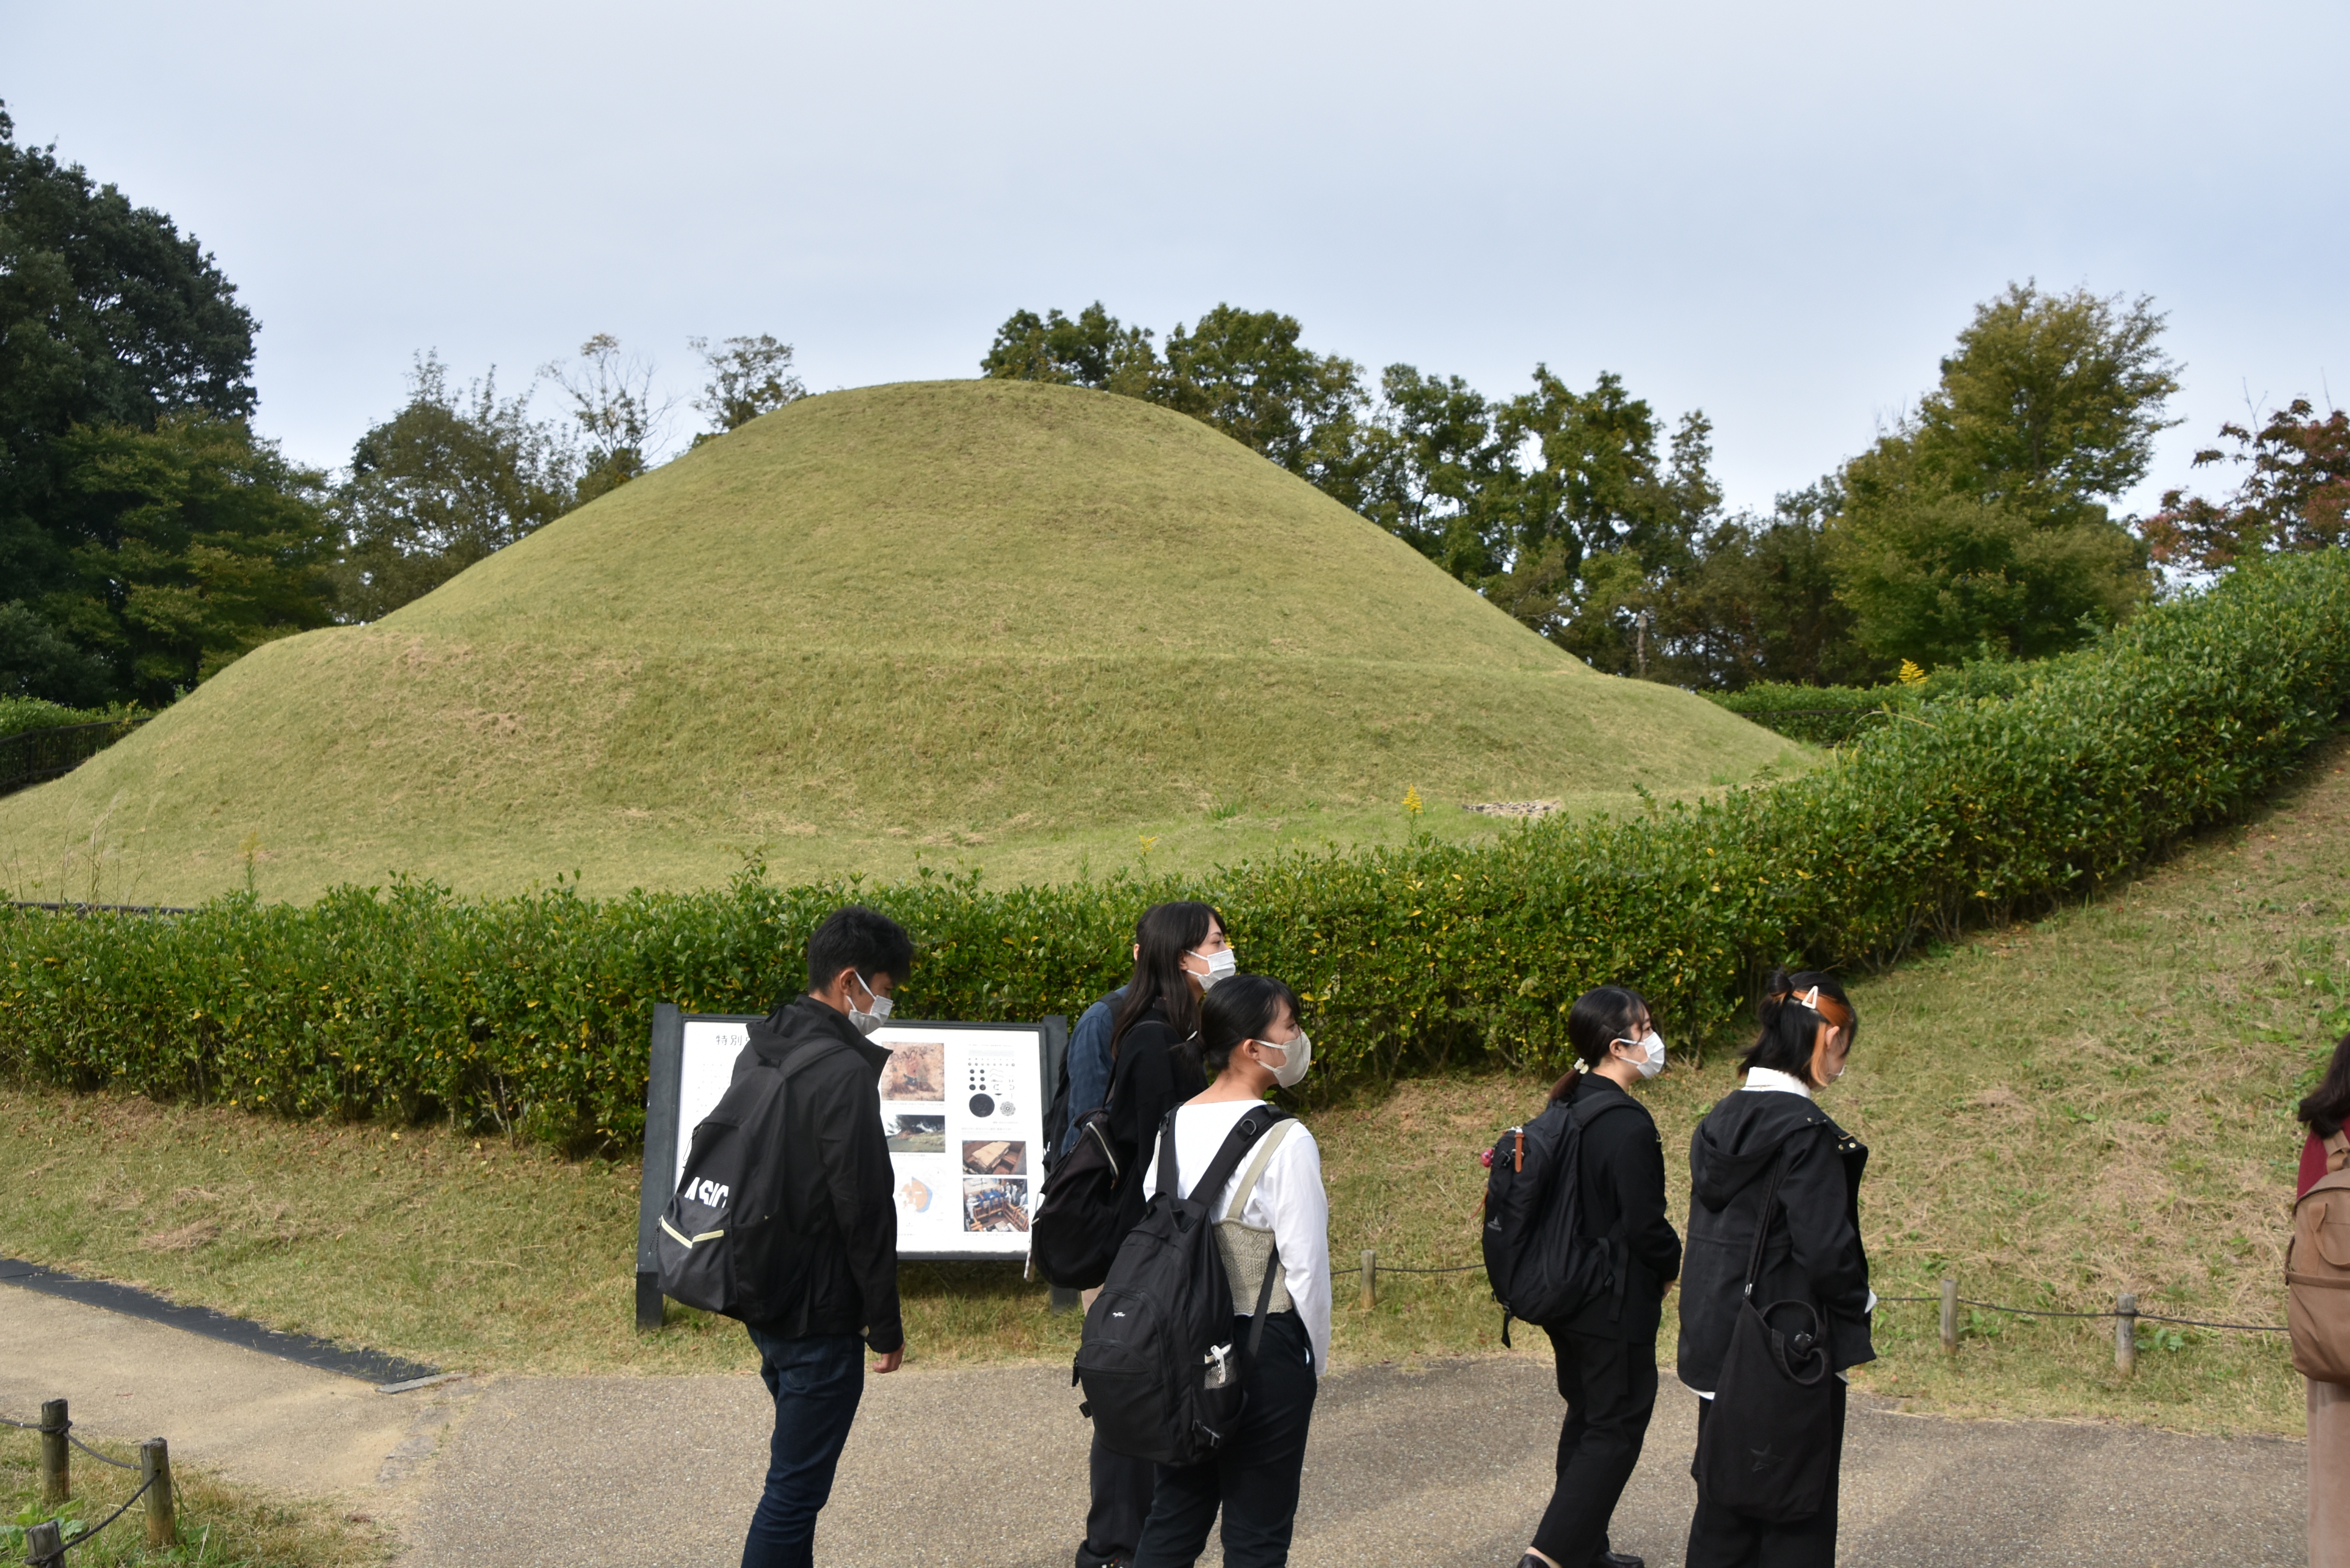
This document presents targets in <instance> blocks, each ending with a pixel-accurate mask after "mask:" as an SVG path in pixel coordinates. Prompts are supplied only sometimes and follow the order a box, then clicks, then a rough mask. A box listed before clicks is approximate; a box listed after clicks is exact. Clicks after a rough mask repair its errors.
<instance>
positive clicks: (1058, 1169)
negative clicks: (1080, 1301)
mask: <svg viewBox="0 0 2350 1568" xmlns="http://www.w3.org/2000/svg"><path fill="white" fill-rule="evenodd" d="M1141 1179H1142V1172H1140V1171H1139V1170H1121V1169H1120V1168H1118V1146H1117V1145H1116V1144H1114V1143H1113V1142H1111V1141H1110V1136H1109V1107H1108V1106H1098V1107H1097V1108H1095V1109H1093V1110H1090V1111H1087V1113H1086V1114H1085V1115H1084V1116H1079V1117H1078V1118H1077V1141H1076V1144H1075V1145H1074V1146H1072V1147H1071V1148H1070V1149H1069V1152H1068V1153H1066V1154H1065V1155H1063V1156H1062V1157H1061V1158H1060V1159H1059V1160H1058V1161H1056V1162H1055V1164H1054V1166H1053V1168H1052V1169H1051V1171H1050V1172H1049V1173H1048V1174H1047V1175H1046V1176H1045V1185H1044V1186H1043V1187H1041V1188H1039V1189H1037V1193H1036V1213H1035V1218H1033V1219H1032V1220H1029V1221H1028V1260H1029V1262H1031V1263H1033V1264H1034V1265H1035V1270H1036V1272H1038V1273H1040V1274H1042V1275H1044V1276H1045V1279H1046V1280H1047V1281H1049V1282H1052V1283H1054V1284H1056V1285H1060V1286H1062V1287H1063V1288H1065V1289H1067V1290H1073V1291H1089V1290H1091V1289H1093V1288H1094V1287H1095V1286H1096V1285H1097V1284H1099V1283H1101V1282H1102V1281H1104V1280H1106V1279H1107V1278H1108V1277H1109V1266H1110V1262H1111V1261H1112V1260H1113V1259H1115V1258H1116V1257H1117V1256H1118V1242H1119V1241H1121V1240H1123V1238H1122V1237H1121V1236H1119V1234H1118V1199H1119V1198H1120V1196H1121V1195H1122V1192H1123V1189H1122V1187H1121V1186H1120V1183H1121V1182H1123V1181H1128V1180H1132V1181H1139V1180H1141Z"/></svg>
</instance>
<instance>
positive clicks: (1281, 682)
mask: <svg viewBox="0 0 2350 1568" xmlns="http://www.w3.org/2000/svg"><path fill="white" fill-rule="evenodd" d="M1795 762H1796V759H1795V758H1794V755H1793V753H1790V752H1789V750H1788V748H1787V743H1786V742H1783V740H1781V739H1780V738H1779V737H1776V736H1774V735H1772V734H1770V733H1768V732H1764V731H1763V730H1761V729H1759V728H1756V727H1753V726H1752V725H1750V724H1748V723H1746V722H1744V721H1742V720H1740V719H1738V718H1736V717H1734V716H1732V715H1731V714H1728V713H1725V712H1723V711H1721V710H1720V709H1719V708H1717V707H1715V706H1714V705H1713V704H1711V703H1709V702H1705V701H1700V699H1698V698H1695V697H1692V696H1690V695H1688V694H1686V693H1683V692H1679V691H1671V690H1669V689H1666V688H1662V687H1658V686H1654V685H1648V684H1644V683H1638V682H1633V681H1627V680H1617V679H1613V678H1610V677H1607V676H1603V675H1600V674H1597V673H1596V672H1594V671H1593V670H1590V669H1588V668H1587V667H1586V666H1585V665H1583V664H1582V663H1581V662H1580V661H1578V660H1576V659H1573V658H1571V657H1568V656H1566V655H1565V654H1563V653H1561V652H1559V651H1558V650H1557V649H1554V648H1552V647H1550V646H1549V645H1548V644H1546V643H1544V642H1543V641H1542V640H1541V639H1537V638H1535V637H1534V636H1533V635H1532V634H1530V633H1529V632H1527V631H1526V630H1524V629H1523V628H1521V627H1519V626H1518V625H1517V624H1516V623H1515V622H1513V621H1512V620H1511V619H1510V618H1508V617H1506V616H1504V615H1503V614H1502V613H1501V612H1500V611H1499V610H1496V609H1495V608H1493V607H1492V606H1491V605H1489V604H1487V603H1486V602H1485V601H1483V600H1482V599H1481V598H1479V597H1477V596H1476V595H1474V594H1472V593H1471V592H1469V591H1468V590H1467V589H1465V588H1463V587H1461V586H1460V585H1459V584H1458V583H1455V582H1454V581H1452V580H1451V578H1450V577H1448V576H1445V575H1444V574H1443V573H1441V572H1440V571H1438V570H1437V569H1435V568H1434V567H1433V566H1430V565H1429V564H1428V563H1427V562H1426V561H1424V560H1422V559H1421V558H1420V557H1419V556H1417V555H1416V554H1415V553H1414V552H1413V551H1411V550H1410V549H1409V547H1408V546H1406V545H1403V544H1401V543H1399V541H1397V540H1395V539H1394V538H1392V537H1390V536H1389V535H1387V534H1385V533H1383V532H1382V531H1380V530H1379V529H1378V528H1376V527H1374V526H1373V525H1371V524H1368V523H1367V522H1365V521H1363V520H1362V519H1361V518H1359V517H1357V516H1356V515H1355V514H1353V513H1351V512H1349V511H1347V509H1346V508H1344V507H1342V506H1340V505H1338V504H1336V503H1335V502H1333V501H1331V500H1329V499H1328V498H1327V497H1326V496H1324V495H1322V494H1321V493H1318V492H1316V491H1315V490H1314V489H1313V488H1312V487H1310V486H1308V485H1306V484H1305V483H1303V482H1301V481H1299V480H1297V479H1295V478H1294V477H1292V476H1291V475H1289V474H1286V473H1284V472H1281V471H1280V470H1278V469H1275V468H1274V467H1273V466H1272V465H1271V464H1269V463H1267V462H1263V460H1262V459H1260V458H1258V457H1257V456H1255V455H1254V454H1253V453H1252V452H1249V451H1247V450H1246V449H1245V448H1243V447H1242V446H1240V445H1239V444H1237V443H1236V442H1233V441H1230V440H1228V439H1227V438H1225V437H1224V436H1222V435H1221V434H1218V433H1217V432H1215V431H1211V430H1210V429H1209V428H1208V427H1206V426H1204V425H1202V424H1200V423H1198V422H1197V421H1192V420H1190V419H1187V418H1184V417H1182V416H1180V415H1177V414H1173V413H1170V412H1168V411H1166V410H1160V409H1157V408H1153V407H1151V406H1149V405H1147V404H1144V403H1140V402H1137V401H1134V400H1128V399H1122V398H1115V397H1109V396H1106V395H1102V394H1097V393H1092V392H1086V391H1080V390H1076V389H1068V388H1060V387H1050V386H1039V385H1032V384H1028V383H1021V382H1001V381H958V382H933V383H917V384H909V385H900V386H889V387H875V388H868V389H860V390H855V391H847V392H836V393H832V394H829V395H827V396H824V397H819V398H811V399H808V400H804V401H802V402H798V403H795V404H793V405H792V406H790V407H789V408H786V409H785V410H782V411H780V412H778V413H775V414H772V415H769V416H768V417H766V418H764V419H762V420H759V421H754V423H752V424H750V425H747V426H745V427H744V428H743V429H742V430H740V431H736V432H734V433H733V434H732V435H729V436H727V437H725V438H724V439H723V440H721V441H713V442H710V443H707V444H705V445H704V446H702V448H700V449H699V450H697V451H695V452H691V453H689V454H688V455H686V456H684V457H682V458H680V459H679V460H678V461H676V462H672V463H671V464H669V465H668V466H666V467H664V468H662V469H660V471H658V472H654V473H652V474H650V475H648V476H647V477H645V478H643V479H640V480H638V481H636V482H635V483H630V484H629V485H627V486H625V487H623V488H622V489H620V490H619V491H617V492H614V493H611V494H609V495H608V496H606V497H604V498H602V499H600V500H598V501H597V502H596V503H594V504H591V505H588V506H587V507H584V508H582V509H581V510H579V511H578V512H576V513H574V514H571V515H569V516H567V517H565V518H563V519H562V520H560V521H559V522H557V523H556V524H553V525H552V526H550V527H548V528H546V529H545V530H543V531H542V532H540V533H538V534H536V535H533V536H532V537H530V538H528V539H526V540H525V541H523V542H522V543H520V544H518V545H514V546H513V547H512V548H510V549H507V550H505V551H504V552H503V553H501V554H499V555H497V556H493V557H492V558H490V559H489V560H487V561H484V562H483V563H482V564H481V565H479V566H475V567H473V569H472V570H470V571H468V572H466V573H464V574H463V576H459V577H458V578H456V579H455V580H454V581H453V582H452V583H450V584H448V585H446V586H445V587H442V589H441V590H440V591H438V592H436V593H434V594H432V595H430V596H429V597H425V598H423V599H421V600H419V601H417V602H416V603H414V604H411V605H410V606H407V607H404V608H402V609H401V610H400V611H398V612H397V613H395V614H393V615H391V616H389V617H387V618H385V619H384V620H382V621H380V622H379V623H377V624H375V625H373V626H370V627H365V628H338V629H334V630H328V631H322V632H314V633H310V634H308V635H307V636H303V637H298V638H292V639H286V640H285V641H283V642H277V643H272V644H270V645H268V646H266V647H264V648H262V649H258V650H256V651H255V652H254V653H252V654H250V655H248V656H247V657H246V658H245V659H243V660H241V661H240V662H238V663H237V664H235V665H234V666H232V667H231V668H230V669H229V670H225V671H224V672H223V673H222V674H221V675H220V676H218V677H217V678H215V679H214V680H212V681H210V682H208V683H207V684H206V685H205V686H203V688H202V689H200V690H199V691H196V692H195V693H194V694H192V696H191V697H189V698H188V699H187V700H185V701H182V702H181V703H180V704H178V705H177V706H176V707H174V708H173V709H172V710H171V711H168V712H166V713H165V714H163V715H162V716H161V717H160V718H158V719H157V720H155V721H154V722H152V723H151V724H149V725H148V726H147V727H146V729H145V730H144V731H142V732H140V734H139V735H137V736H135V737H133V738H132V739H131V740H130V741H127V742H123V743H122V744H121V745H119V746H117V747H115V748H114V749H113V750H111V751H109V752H107V753H104V754H103V755H101V756H99V758H98V759H96V760H95V761H93V762H92V763H89V764H88V765H87V766H85V767H84V768H82V769H80V770H79V771H78V772H77V773H75V774H71V775H69V776H68V777H67V778H65V779H62V780H59V781H57V783H55V784H48V785H45V786H42V787H41V788H39V789H36V790H34V791H30V792H27V793H26V794H22V795H18V796H15V797H12V798H10V799H8V800H6V801H5V802H0V877H5V879H6V880H8V881H9V883H10V884H11V885H12V887H13V888H15V889H16V891H17V893H18V896H25V895H26V894H34V895H37V896H44V897H54V896H58V895H60V894H62V895H64V896H68V897H77V898H81V897H88V896H90V894H91V893H92V892H93V891H95V892H96V893H97V894H98V895H99V896H100V897H102V898H125V899H128V898H136V899H142V900H180V899H189V898H198V897H201V896H203V895H206V894H209V893H213V892H217V891H220V890H223V889H224V888H232V887H235V886H238V885H241V884H242V883H243V882H244V877H245V875H246V871H247V862H248V858H250V860H251V862H252V866H251V869H252V871H253V874H254V877H255V881H256V883H257V885H258V886H259V888H260V890H261V891H262V893H263V894H264V895H265V896H268V897H283V898H305V897H307V896H310V895H313V894H315V893H316V892H317V891H318V890H319V889H321V888H324V887H327V886H328V885H330V884H332V883H334V882H336V881H339V880H363V881H364V880H379V879H380V878H382V877H385V876H386V875H388V874H390V873H391V872H393V871H405V872H411V873H416V874H422V875H430V876H432V877H440V878H442V879H443V880H446V881H448V882H450V883H452V884H453V885H455V886H457V887H458V888H464V889H474V890H492V889H496V888H511V887H515V886H520V885H523V884H525V883H528V882H530V881H531V880H533V879H544V878H546V877H551V876H553V875H554V874H556V873H558V872H568V871H571V870H574V869H577V870H580V871H582V872H584V873H585V879H586V882H587V886H588V887H589V888H591V889H617V888H626V887H628V886H630V885H643V886H646V887H656V888H658V887H682V886H691V885H698V884H703V883H707V882H710V881H712V880H715V879H718V878H721V877H723V876H724V875H725V874H726V873H727V872H728V871H730V870H731V869H732V868H733V867H735V866H737V865H739V864H740V862H741V860H742V858H743V856H744V855H745V854H747V853H751V852H754V851H762V852H764V855H765V856H766V857H767V859H768V860H769V862H770V864H771V865H772V866H773V867H775V870H776V871H777V872H778V873H779V874H781V875H785V876H790V877H800V876H813V875H821V874H826V873H832V872H841V871H848V870H868V871H874V872H879V873H881V874H885V875H889V874H902V873H904V872H906V871H907V870H909V869H910V867H911V866H912V864H913V862H914V857H915V856H916V855H917V854H918V853H924V854H928V855H929V856H931V857H932V858H934V859H947V860H961V861H962V862H965V863H968V862H971V861H974V860H977V861H980V862H982V863H983V864H984V865H985V866H986V867H988V869H989V872H990V874H991V875H992V876H997V877H1003V876H1009V877H1025V878H1044V877H1056V876H1061V875H1066V874H1069V873H1071V872H1074V871H1076V870H1078V869H1079V868H1080V867H1085V866H1088V865H1090V866H1091V867H1093V868H1095V869H1107V867H1108V866H1109V865H1111V864H1113V863H1116V862H1119V861H1123V860H1126V859H1128V858H1131V857H1134V856H1135V855H1137V854H1139V853H1141V852H1142V851H1143V848H1144V841H1145V840H1146V838H1148V839H1151V840H1155V841H1156V842H1155V845H1154V846H1153V850H1152V852H1153V853H1154V854H1155V855H1156V857H1157V859H1158V863H1160V864H1165V863H1167V862H1168V861H1169V860H1170V859H1174V860H1180V861H1185V862H1207V861H1212V860H1218V859H1231V858H1233V857H1237V856H1238V855H1241V854H1244V853H1250V852H1253V851H1255V850H1258V849H1261V848H1263V847H1266V846H1269V845H1272V844H1275V843H1285V842H1301V841H1303V842H1313V843H1318V842H1320V841H1321V840H1323V839H1326V838H1335V839H1337V840H1340V841H1353V840H1356V839H1359V838H1361V837H1364V836H1370V835H1376V834H1382V833H1392V832H1396V831H1399V822H1400V813H1399V810H1398V803H1399V801H1400V799H1401V797H1402V796H1403V794H1404V793H1405V791H1406V790H1407V789H1409V788H1412V787H1417V788H1418V789H1419V791H1420V792H1421V794H1422V795H1423V796H1424V797H1425V798H1426V799H1427V800H1428V801H1429V802H1430V818H1431V819H1432V821H1433V823H1434V825H1435V826H1438V827H1439V829H1440V831H1451V832H1471V831H1484V830H1489V828H1488V823H1487V819H1484V818H1479V817H1471V816H1469V815H1467V814H1465V813H1462V812H1461V811H1460V810H1459V809H1458V808H1459V806H1460V805H1461V804H1464V803H1468V802H1475V801H1489V800H1501V799H1528V798H1558V799H1562V800H1564V801H1565V802H1567V803H1568V805H1570V806H1574V805H1578V804H1594V803H1599V802H1606V801H1614V800H1620V799H1623V798H1625V797H1626V796H1627V795H1628V794H1629V792H1630V791H1631V790H1632V789H1633V788H1634V786H1635V785H1638V786H1640V787H1643V788H1647V789H1649V790H1652V791H1656V792H1659V793H1671V792H1677V791H1686V790H1690V789H1695V788H1702V787H1704V786H1706V785H1707V784H1712V783H1722V782H1728V781H1731V780H1734V779H1740V778H1743V777H1746V776H1748V775H1750V774H1752V772H1753V771H1754V770H1755V769H1756V768H1758V767H1759V766H1762V765H1764V764H1766V763H1782V764H1794V763H1795Z"/></svg>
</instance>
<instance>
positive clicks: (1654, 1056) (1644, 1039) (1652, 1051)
mask: <svg viewBox="0 0 2350 1568" xmlns="http://www.w3.org/2000/svg"><path fill="white" fill-rule="evenodd" d="M1608 1044H1610V1045H1638V1047H1639V1048H1640V1051H1641V1056H1640V1059H1639V1060H1638V1061H1637V1062H1635V1063H1633V1064H1632V1065H1634V1066H1635V1067H1638V1069H1639V1070H1640V1076H1642V1077H1643V1078H1653V1077H1655V1076H1656V1075H1658V1074H1659V1073H1661V1072H1663V1071H1664V1070H1665V1037H1664V1036H1663V1035H1661V1034H1659V1033H1657V1032H1656V1031H1655V1030H1654V1029H1651V1030H1649V1031H1648V1033H1646V1034H1643V1035H1641V1036H1640V1037H1639V1038H1638V1040H1626V1039H1623V1038H1622V1037H1620V1036H1619V1037H1617V1039H1614V1040H1611V1041H1609V1042H1608Z"/></svg>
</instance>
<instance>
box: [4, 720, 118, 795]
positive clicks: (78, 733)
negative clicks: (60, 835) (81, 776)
mask: <svg viewBox="0 0 2350 1568" xmlns="http://www.w3.org/2000/svg"><path fill="white" fill-rule="evenodd" d="M145 722H147V720H146V718H145V716H144V715H142V716H140V717H139V718H135V719H102V720H100V721H99V722H97V723H95V724H59V725H57V727H56V728H54V729H47V730H20V731H18V732H16V734H13V735H0V794H15V793H16V791H18V790H20V789H29V788H30V787H32V786H33V785H34V784H41V783H43V782H45V781H47V780H49V779H53V778H61V777H63V776H64V775H65V774H69V773H71V772H73V771H74V769H76V768H78V767H79V766H81V765H82V763H86V762H88V761H89V759H90V758H92V757H94V756H96V755H98V753H100V752H102V751H104V750H106V748H107V747H109V746H110V745H112V744H114V742H117V741H119V740H120V739H122V737H123V736H125V735H127V734H129V733H130V732H131V731H133V730H135V729H137V728H138V727H139V726H140V725H141V724H143V723H145Z"/></svg>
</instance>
